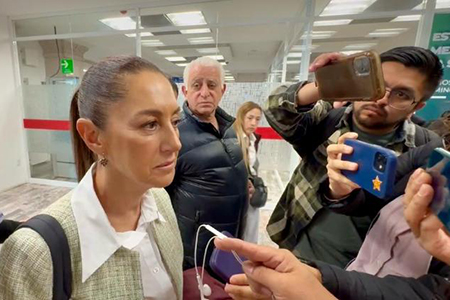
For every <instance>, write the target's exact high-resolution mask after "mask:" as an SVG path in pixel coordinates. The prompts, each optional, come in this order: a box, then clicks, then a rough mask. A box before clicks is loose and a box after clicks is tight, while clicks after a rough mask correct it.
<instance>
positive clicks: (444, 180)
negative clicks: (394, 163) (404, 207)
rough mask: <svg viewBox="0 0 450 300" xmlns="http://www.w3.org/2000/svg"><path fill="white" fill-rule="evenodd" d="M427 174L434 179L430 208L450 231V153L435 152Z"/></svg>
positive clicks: (440, 150)
mask: <svg viewBox="0 0 450 300" xmlns="http://www.w3.org/2000/svg"><path fill="white" fill-rule="evenodd" d="M427 172H428V173H429V174H430V175H431V177H432V183H431V186H432V187H433V190H434V194H433V200H432V201H431V204H430V208H431V210H432V211H433V213H435V214H436V215H437V217H438V218H439V220H441V222H442V223H443V224H444V226H445V227H446V228H447V230H450V192H449V191H450V152H448V151H447V150H444V149H442V148H437V149H435V150H434V151H433V153H432V154H431V156H430V159H429V161H428V168H427Z"/></svg>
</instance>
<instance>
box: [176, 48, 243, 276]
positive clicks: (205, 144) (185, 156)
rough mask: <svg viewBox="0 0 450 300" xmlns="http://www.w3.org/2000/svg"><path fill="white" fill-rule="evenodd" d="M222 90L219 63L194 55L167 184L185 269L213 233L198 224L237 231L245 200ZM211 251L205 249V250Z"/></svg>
mask: <svg viewBox="0 0 450 300" xmlns="http://www.w3.org/2000/svg"><path fill="white" fill-rule="evenodd" d="M225 90H226V85H225V83H224V71H223V68H222V65H221V64H220V63H219V62H217V61H216V60H214V59H211V58H209V57H200V58H198V59H196V60H194V61H192V62H191V63H190V64H189V65H188V66H186V69H185V70H184V85H183V87H182V92H183V94H184V96H185V98H186V102H185V103H184V104H183V116H182V119H181V121H180V123H179V125H178V128H179V131H180V139H181V144H182V148H181V151H180V152H179V155H178V161H177V167H176V172H175V178H174V180H173V183H172V184H171V185H170V186H169V187H168V188H167V191H168V192H169V194H170V196H171V199H172V204H173V207H174V209H175V213H176V215H177V219H178V225H179V227H180V231H181V237H182V239H183V247H184V256H185V259H184V266H183V267H184V269H188V268H192V267H193V266H194V255H197V258H198V260H199V262H200V261H201V259H200V258H202V257H203V254H204V250H205V246H206V244H207V242H208V240H209V238H210V237H211V236H212V235H211V234H210V233H208V232H206V231H204V232H200V237H199V243H198V246H197V249H198V253H197V254H195V253H194V246H195V237H196V232H197V229H198V227H199V225H200V224H210V225H212V226H213V227H215V228H216V229H217V230H219V231H223V230H225V231H228V232H229V233H231V234H232V235H234V236H236V237H239V235H240V232H241V231H242V228H241V227H242V222H241V221H242V219H243V215H244V213H245V209H246V203H247V197H248V192H247V184H248V174H247V169H246V166H245V163H244V160H243V155H242V150H241V148H240V146H239V144H238V140H237V137H236V132H235V131H234V129H233V126H232V124H233V122H234V118H233V117H231V116H230V115H228V114H227V113H226V112H225V111H224V110H223V109H221V108H220V107H219V103H220V100H221V99H222V96H223V94H224V92H225ZM208 257H209V255H208Z"/></svg>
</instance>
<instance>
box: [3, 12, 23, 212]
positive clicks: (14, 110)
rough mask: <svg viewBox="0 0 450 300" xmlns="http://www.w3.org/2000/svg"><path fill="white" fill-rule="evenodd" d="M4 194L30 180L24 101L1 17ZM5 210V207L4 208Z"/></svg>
mask: <svg viewBox="0 0 450 300" xmlns="http://www.w3.org/2000/svg"><path fill="white" fill-rule="evenodd" d="M0 61H1V67H0V191H4V190H6V189H8V188H11V187H14V186H16V185H19V184H22V183H25V182H26V181H27V180H28V176H27V164H28V162H27V161H26V155H25V153H26V152H25V144H24V130H23V125H22V124H23V121H22V113H21V109H20V99H18V97H17V95H18V93H17V91H16V82H15V80H14V69H13V54H12V48H11V40H10V36H9V31H8V20H7V18H6V17H5V16H2V15H0ZM0 209H1V208H0Z"/></svg>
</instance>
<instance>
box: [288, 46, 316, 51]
mask: <svg viewBox="0 0 450 300" xmlns="http://www.w3.org/2000/svg"><path fill="white" fill-rule="evenodd" d="M317 47H319V45H314V44H312V45H311V47H310V49H311V50H314V49H316V48H317ZM305 49H306V47H305V46H302V45H295V46H293V47H292V49H291V51H303V50H305Z"/></svg>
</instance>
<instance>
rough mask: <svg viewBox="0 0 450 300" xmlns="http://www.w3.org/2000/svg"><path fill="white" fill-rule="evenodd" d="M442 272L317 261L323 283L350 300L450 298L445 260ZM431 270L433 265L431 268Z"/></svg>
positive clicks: (339, 297) (341, 297)
mask: <svg viewBox="0 0 450 300" xmlns="http://www.w3.org/2000/svg"><path fill="white" fill-rule="evenodd" d="M436 263H437V264H440V267H439V268H438V269H437V270H438V271H439V273H440V274H434V273H430V274H427V275H424V276H422V277H419V278H417V279H415V278H405V277H398V276H392V275H389V276H386V277H384V278H379V277H376V276H373V275H369V274H365V273H360V272H355V271H345V270H343V269H341V268H338V267H335V266H332V265H328V264H325V263H321V262H316V263H315V265H316V267H317V268H318V269H319V271H320V272H321V274H322V283H323V285H324V286H325V288H326V289H327V290H328V291H330V293H332V294H333V295H334V296H335V297H337V298H338V299H346V300H365V299H370V300H378V299H379V300H389V299H393V300H403V299H404V300H431V299H436V300H444V299H450V282H449V280H448V277H449V269H450V268H449V266H447V265H445V264H443V263H441V262H436ZM430 271H431V268H430Z"/></svg>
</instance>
